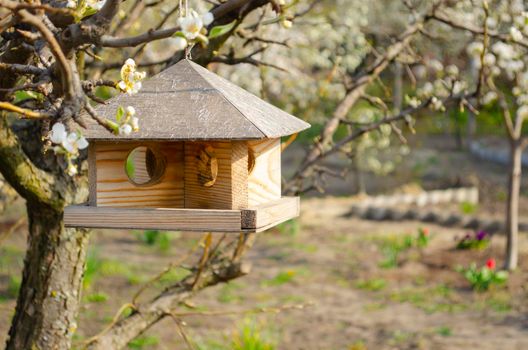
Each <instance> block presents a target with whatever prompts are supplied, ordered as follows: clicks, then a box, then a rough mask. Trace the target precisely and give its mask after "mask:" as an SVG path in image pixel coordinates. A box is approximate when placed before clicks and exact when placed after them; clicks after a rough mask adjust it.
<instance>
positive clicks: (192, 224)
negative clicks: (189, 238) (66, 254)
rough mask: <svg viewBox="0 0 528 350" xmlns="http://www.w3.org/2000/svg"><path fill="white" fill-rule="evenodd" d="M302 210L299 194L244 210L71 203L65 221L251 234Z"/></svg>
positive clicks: (74, 224)
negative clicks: (126, 206)
mask: <svg viewBox="0 0 528 350" xmlns="http://www.w3.org/2000/svg"><path fill="white" fill-rule="evenodd" d="M299 210H300V203H299V197H282V198H281V199H278V200H275V201H272V202H269V203H265V204H262V205H259V206H257V207H254V208H249V209H241V210H219V209H174V208H120V207H106V206H105V207H97V206H92V205H71V206H68V207H66V209H65V211H64V224H65V226H66V227H79V228H81V227H83V228H84V227H86V228H110V229H140V230H167V231H199V232H248V233H250V232H262V231H265V230H267V229H269V228H271V227H273V226H276V225H278V224H280V223H282V222H284V221H287V220H289V219H292V218H295V217H297V216H299Z"/></svg>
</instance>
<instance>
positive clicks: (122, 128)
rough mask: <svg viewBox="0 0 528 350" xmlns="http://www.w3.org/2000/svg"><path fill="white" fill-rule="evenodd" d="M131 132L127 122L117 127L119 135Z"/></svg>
mask: <svg viewBox="0 0 528 350" xmlns="http://www.w3.org/2000/svg"><path fill="white" fill-rule="evenodd" d="M131 133H132V126H131V125H129V124H123V125H121V126H120V127H119V135H125V136H126V135H130V134H131Z"/></svg>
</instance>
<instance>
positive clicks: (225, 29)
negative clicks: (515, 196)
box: [209, 19, 237, 39]
mask: <svg viewBox="0 0 528 350" xmlns="http://www.w3.org/2000/svg"><path fill="white" fill-rule="evenodd" d="M236 22H237V21H236V19H235V20H234V21H233V22H231V23H228V24H224V25H221V26H216V27H213V28H211V31H210V32H209V39H213V38H216V37H219V36H222V35H224V34H227V33H229V32H230V31H231V30H232V29H233V28H234V27H235V25H236Z"/></svg>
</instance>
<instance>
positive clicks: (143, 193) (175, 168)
mask: <svg viewBox="0 0 528 350" xmlns="http://www.w3.org/2000/svg"><path fill="white" fill-rule="evenodd" d="M139 146H146V147H149V148H150V149H151V150H153V151H155V152H159V154H160V155H162V156H163V158H164V160H165V170H164V172H163V174H162V175H161V177H160V178H159V179H157V180H156V181H155V182H154V183H151V184H148V185H144V186H143V185H136V184H134V183H132V182H131V181H130V180H129V178H128V176H127V174H126V172H125V163H126V159H127V157H128V155H129V154H130V152H131V151H132V150H134V149H135V148H136V147H139ZM88 161H89V168H90V170H89V177H90V178H89V181H90V204H91V205H97V206H111V207H131V208H163V207H165V208H184V204H185V202H184V152H183V142H128V141H127V142H124V141H121V142H119V143H116V142H105V141H92V142H91V143H90V146H89V150H88ZM138 171H140V169H138Z"/></svg>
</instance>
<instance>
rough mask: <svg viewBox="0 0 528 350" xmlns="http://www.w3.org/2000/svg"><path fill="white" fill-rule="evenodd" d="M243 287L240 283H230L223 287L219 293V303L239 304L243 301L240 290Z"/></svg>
mask: <svg viewBox="0 0 528 350" xmlns="http://www.w3.org/2000/svg"><path fill="white" fill-rule="evenodd" d="M242 288H243V285H242V284H241V283H240V282H229V283H226V284H225V285H223V286H222V288H221V289H220V292H219V293H218V297H217V299H218V301H219V302H221V303H224V304H228V303H233V302H238V301H241V300H242V299H243V297H242V296H241V295H240V293H239V292H240V290H241V289H242Z"/></svg>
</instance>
